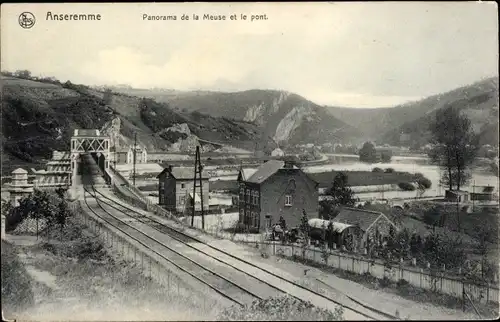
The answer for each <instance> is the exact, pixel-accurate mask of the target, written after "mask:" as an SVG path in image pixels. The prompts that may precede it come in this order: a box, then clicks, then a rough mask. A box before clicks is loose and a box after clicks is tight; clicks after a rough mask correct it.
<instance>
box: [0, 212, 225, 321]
mask: <svg viewBox="0 0 500 322" xmlns="http://www.w3.org/2000/svg"><path fill="white" fill-rule="evenodd" d="M90 225H91V224H90V223H89V221H87V225H86V224H85V222H84V221H82V216H81V215H76V216H70V217H69V218H68V221H67V223H66V225H65V227H64V229H63V230H62V231H61V230H59V229H55V230H53V231H51V234H50V239H48V238H47V235H46V234H45V232H41V233H40V235H39V237H38V238H37V237H36V236H35V235H26V234H23V235H11V234H7V235H6V242H5V241H2V309H3V310H4V313H5V315H6V317H7V318H8V319H17V320H33V321H43V320H53V321H56V320H61V321H64V320H66V321H67V320H74V319H75V318H77V319H79V320H101V321H102V320H108V321H110V320H113V321H116V320H137V321H139V320H165V319H166V318H168V319H169V320H177V321H180V320H207V319H208V320H213V319H216V317H215V315H214V314H212V313H211V312H209V309H207V310H205V309H204V308H203V302H201V301H196V300H195V299H194V298H193V296H192V295H191V293H188V294H186V293H187V292H183V290H182V288H181V286H182V284H179V288H178V287H177V284H176V282H177V281H176V279H175V278H174V277H171V279H170V283H171V284H170V287H165V286H164V285H161V284H159V283H158V281H157V280H156V279H155V278H154V276H152V277H150V276H149V273H148V270H149V266H146V265H147V264H148V262H147V260H145V261H144V264H145V265H144V266H141V262H140V258H141V257H140V255H137V258H138V259H139V260H137V261H136V262H135V263H133V262H131V261H130V259H129V260H126V259H124V258H123V256H122V255H121V254H120V249H119V247H118V246H119V245H120V244H119V243H117V242H116V239H113V246H111V239H110V235H109V234H108V241H107V242H106V241H105V238H106V237H105V236H106V234H105V233H104V232H103V231H102V230H101V231H100V233H101V234H100V235H99V232H97V233H96V231H95V230H94V229H92V228H91V227H90ZM6 245H7V247H4V246H6ZM4 255H5V256H4ZM4 266H5V267H7V266H9V267H11V266H12V267H14V268H15V269H11V270H9V269H4ZM153 269H154V266H153ZM152 274H153V275H154V274H155V271H154V270H153V271H152ZM4 279H5V280H8V281H9V285H10V288H5V289H4V287H3V286H4V285H6V284H5V283H4ZM4 293H5V294H4ZM8 298H11V299H12V301H11V302H10V303H12V302H13V301H14V303H17V304H22V305H16V306H15V307H13V306H12V305H9V302H8V301H6V300H7V299H8ZM210 310H211V308H210Z"/></svg>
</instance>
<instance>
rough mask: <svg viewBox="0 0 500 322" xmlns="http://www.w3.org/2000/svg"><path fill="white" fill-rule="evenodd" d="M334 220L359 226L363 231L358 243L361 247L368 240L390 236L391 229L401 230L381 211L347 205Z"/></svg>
mask: <svg viewBox="0 0 500 322" xmlns="http://www.w3.org/2000/svg"><path fill="white" fill-rule="evenodd" d="M333 220H334V221H336V222H339V223H343V224H348V225H354V226H357V227H359V228H360V229H361V231H362V236H361V238H360V240H359V243H358V245H359V246H360V247H365V246H366V245H367V242H368V240H381V239H383V238H384V237H388V236H389V235H390V231H391V230H393V231H398V230H399V228H398V226H396V225H395V224H394V222H392V220H390V219H389V218H388V217H387V216H386V215H385V214H383V213H382V212H379V211H370V210H365V209H358V208H348V207H345V208H342V210H341V211H340V213H339V214H338V215H337V216H336V217H335V218H334V219H333Z"/></svg>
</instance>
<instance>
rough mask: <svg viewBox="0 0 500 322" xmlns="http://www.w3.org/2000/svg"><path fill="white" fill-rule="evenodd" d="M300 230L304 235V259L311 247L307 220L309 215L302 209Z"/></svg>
mask: <svg viewBox="0 0 500 322" xmlns="http://www.w3.org/2000/svg"><path fill="white" fill-rule="evenodd" d="M299 230H300V232H301V233H302V236H303V241H302V257H303V258H305V256H306V248H307V246H308V245H309V222H308V219H307V213H306V210H305V209H302V217H301V218H300V226H299Z"/></svg>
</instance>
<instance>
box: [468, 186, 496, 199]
mask: <svg viewBox="0 0 500 322" xmlns="http://www.w3.org/2000/svg"><path fill="white" fill-rule="evenodd" d="M494 191H495V187H493V186H473V187H472V192H471V193H470V200H477V201H493V200H495V197H496V196H495V194H494Z"/></svg>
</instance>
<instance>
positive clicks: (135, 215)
mask: <svg viewBox="0 0 500 322" xmlns="http://www.w3.org/2000/svg"><path fill="white" fill-rule="evenodd" d="M95 192H96V194H97V195H98V196H96V197H97V199H100V200H99V202H100V203H101V204H104V205H106V206H108V207H110V208H114V209H115V210H117V211H121V212H124V213H126V214H127V215H128V216H129V217H130V218H131V220H136V221H138V222H142V223H144V224H146V225H149V226H150V227H153V228H154V229H156V230H158V231H159V232H161V233H163V234H167V235H168V236H169V237H170V238H172V239H173V240H175V241H177V242H179V243H183V244H184V245H186V247H188V248H190V249H191V251H194V252H198V253H200V254H201V255H202V256H207V257H210V258H212V259H213V260H214V261H217V262H219V263H221V264H222V265H226V266H228V267H232V268H233V269H234V270H236V271H239V272H241V273H243V274H246V275H247V276H250V277H253V278H256V276H259V277H261V278H259V281H260V282H261V283H264V284H267V285H269V286H270V287H271V288H274V289H275V290H276V291H278V293H289V294H294V293H296V291H297V290H300V291H301V292H299V293H305V294H304V295H306V297H308V298H309V299H310V300H314V299H316V300H317V299H318V298H321V299H322V300H323V302H324V303H328V304H329V306H330V307H331V306H334V305H341V306H343V307H344V308H345V309H346V310H350V311H352V313H354V314H356V315H358V316H361V318H362V319H370V320H372V319H373V320H375V319H376V320H379V319H380V320H396V319H398V318H397V317H396V316H393V315H390V314H387V313H385V312H382V311H380V310H377V309H375V308H371V307H369V306H366V305H364V304H362V303H360V302H359V301H356V300H355V299H351V298H350V297H347V298H348V299H349V301H350V302H351V303H348V304H350V305H352V306H353V307H358V308H352V307H351V308H350V307H349V306H350V305H349V306H348V305H346V303H339V302H338V301H336V300H335V299H332V298H330V297H328V296H326V295H323V294H321V293H318V292H316V291H314V290H312V289H310V288H308V287H305V286H303V285H300V284H298V283H296V282H295V281H293V280H290V279H289V278H286V277H283V276H280V275H278V274H276V273H273V272H272V271H269V270H267V269H265V268H262V267H260V266H258V265H256V264H254V263H252V262H249V261H247V260H245V259H242V258H240V257H238V256H234V255H233V254H230V253H228V252H226V251H224V250H222V249H219V248H217V247H214V246H212V245H209V244H207V243H205V242H203V241H201V240H200V239H198V238H196V237H193V236H191V235H188V234H186V233H184V232H182V231H180V230H178V229H176V228H173V227H170V226H168V225H166V224H164V223H162V222H161V221H159V220H157V219H155V218H154V217H152V216H146V215H144V214H141V213H140V212H138V211H136V210H134V209H132V208H130V207H127V206H125V205H123V204H121V203H119V202H117V201H116V200H113V199H112V198H109V197H107V196H106V195H105V194H103V193H102V192H100V191H99V190H95ZM249 273H250V274H249ZM330 288H331V287H330ZM270 296H272V295H270ZM292 296H293V295H292ZM295 297H297V296H295Z"/></svg>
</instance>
